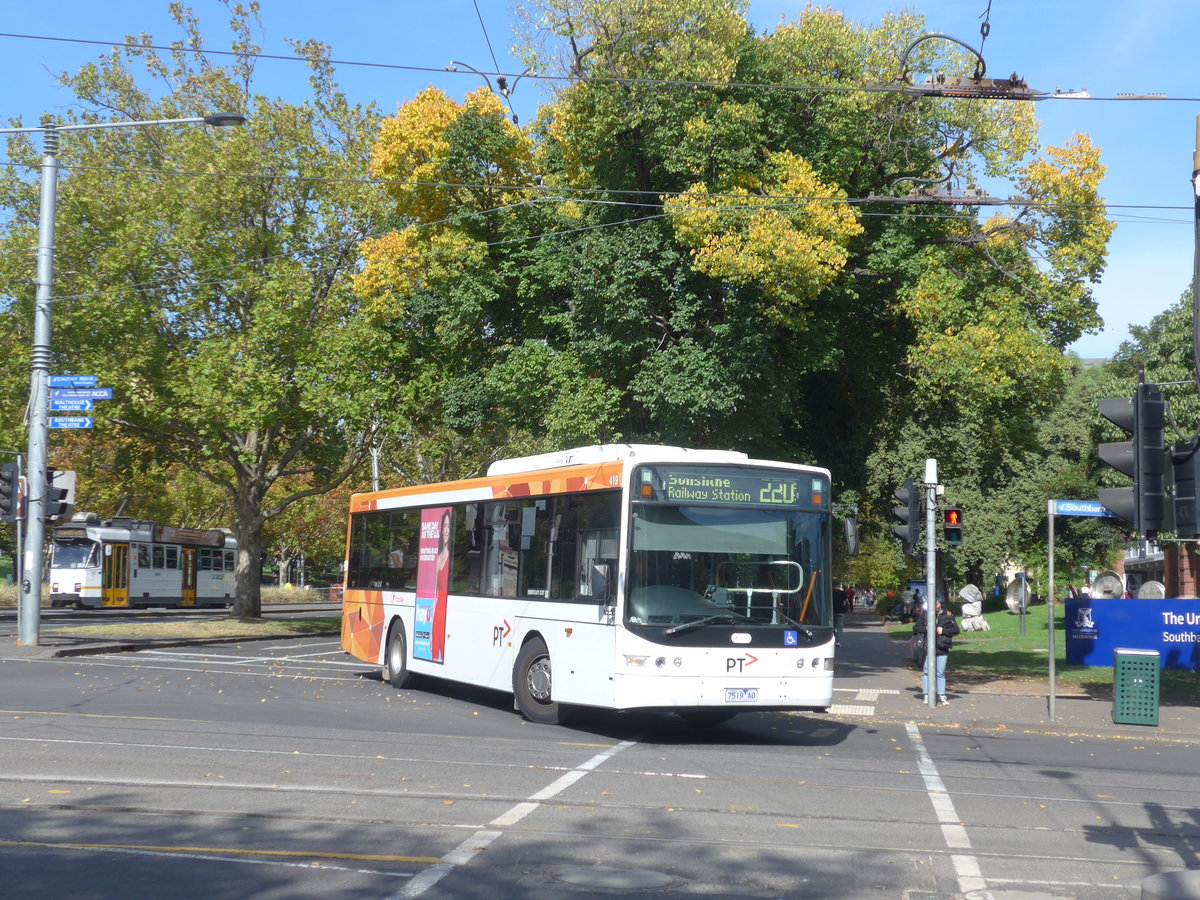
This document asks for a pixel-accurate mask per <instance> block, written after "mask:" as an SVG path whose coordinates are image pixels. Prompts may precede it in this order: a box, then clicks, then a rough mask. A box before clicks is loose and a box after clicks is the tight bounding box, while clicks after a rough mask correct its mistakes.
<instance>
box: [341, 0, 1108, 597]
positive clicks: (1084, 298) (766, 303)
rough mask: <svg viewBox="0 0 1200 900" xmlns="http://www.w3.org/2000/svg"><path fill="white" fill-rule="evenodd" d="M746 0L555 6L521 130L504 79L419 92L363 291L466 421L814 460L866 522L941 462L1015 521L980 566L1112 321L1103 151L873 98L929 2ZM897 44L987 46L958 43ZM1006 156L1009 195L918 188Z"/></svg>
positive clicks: (1006, 111)
mask: <svg viewBox="0 0 1200 900" xmlns="http://www.w3.org/2000/svg"><path fill="white" fill-rule="evenodd" d="M745 12H746V4H745V3H744V2H739V0H687V2H664V0H603V2H601V0H542V2H540V3H537V4H535V5H534V7H533V8H531V9H530V10H529V16H528V17H527V19H526V20H525V41H524V44H523V49H524V52H525V54H526V57H527V61H528V62H529V63H530V65H531V66H533V67H534V68H535V69H536V70H537V71H538V72H542V73H553V74H558V75H562V76H565V81H562V82H559V83H557V84H558V85H559V86H558V87H556V88H555V91H554V94H553V96H552V97H551V99H550V101H549V102H548V103H546V104H545V106H544V107H543V108H542V110H541V112H540V115H539V117H538V120H537V122H535V123H534V124H533V125H531V126H529V127H526V128H524V129H521V128H518V127H516V126H515V125H513V124H512V123H510V122H509V121H508V120H507V118H506V115H505V110H504V108H503V107H502V105H501V103H500V102H499V99H498V98H496V97H493V96H491V95H490V94H488V92H487V91H481V92H479V93H477V94H474V95H472V96H470V97H468V98H467V100H466V101H465V102H464V103H462V104H457V103H454V102H452V101H451V100H450V99H449V98H447V97H445V96H444V95H441V94H440V92H438V91H436V90H434V89H429V90H427V91H425V92H422V94H421V95H419V96H418V97H416V98H413V99H412V100H410V101H409V102H407V103H405V104H404V105H402V106H401V107H400V109H399V110H398V112H397V114H396V115H395V117H393V118H391V119H389V120H387V122H385V125H384V128H383V130H382V132H381V138H380V141H379V142H378V144H377V146H376V148H375V155H374V163H373V164H374V169H375V172H376V173H377V174H378V175H380V176H381V177H383V178H386V179H387V180H388V182H389V184H390V187H389V193H390V200H391V202H392V204H393V210H394V211H395V212H396V214H397V215H398V217H399V218H400V219H401V221H402V222H403V227H400V228H397V229H395V230H394V231H393V232H392V233H390V234H388V235H386V236H384V237H382V238H380V239H379V240H377V241H372V242H369V243H368V244H366V245H365V246H364V256H365V259H366V263H367V265H366V268H365V271H364V273H363V275H362V276H361V277H360V279H359V280H358V289H359V290H360V291H361V293H362V294H363V297H364V302H365V303H366V305H367V306H368V307H369V308H370V309H371V311H372V314H373V315H375V316H377V317H378V318H379V320H380V321H381V322H386V323H403V324H402V326H400V327H401V330H402V331H404V332H405V333H406V334H409V335H419V344H420V352H421V353H422V354H423V355H424V356H425V358H427V359H429V360H430V361H431V365H430V367H429V368H430V371H431V372H432V373H433V374H431V375H427V376H426V380H425V381H423V386H424V387H425V388H426V389H427V390H425V391H423V392H422V397H423V399H424V402H425V404H426V407H425V408H426V409H427V411H428V413H429V419H428V421H430V422H434V421H436V422H437V423H439V425H440V426H441V427H443V428H445V429H447V430H448V432H451V433H459V434H473V433H477V432H475V431H474V430H473V429H477V428H480V427H487V428H488V429H490V434H491V438H492V440H491V442H492V444H493V445H494V446H500V447H506V448H514V449H526V448H537V449H551V448H553V447H560V446H562V445H563V444H564V443H567V442H569V441H572V440H584V439H600V440H604V439H614V438H616V437H624V438H626V439H633V440H661V441H668V442H679V443H688V444H693V445H695V444H699V445H715V446H722V447H730V448H737V449H744V450H747V451H751V452H754V453H758V454H763V455H771V456H778V457H782V458H787V459H797V460H802V461H812V462H819V463H822V464H825V465H828V466H830V467H831V468H832V469H833V471H834V477H835V481H837V482H839V483H840V484H841V485H842V486H843V487H849V488H859V489H861V488H863V487H866V488H867V492H866V494H865V495H863V496H864V501H865V502H866V504H867V506H869V507H874V511H873V514H872V515H867V516H864V521H867V522H870V521H875V522H879V521H882V519H883V516H882V515H881V512H882V507H885V506H888V505H890V492H891V488H892V487H893V486H894V485H895V484H898V483H899V482H901V481H903V479H904V478H905V477H909V476H912V475H918V476H919V475H920V473H921V472H922V471H923V460H924V459H925V458H926V457H930V456H932V457H936V458H939V459H940V460H941V462H942V473H943V480H944V481H945V482H946V483H947V484H948V485H952V486H956V487H958V488H960V489H962V490H963V491H964V494H963V497H962V498H961V499H962V500H963V501H964V502H967V503H969V504H970V505H971V506H972V507H973V509H972V510H971V516H972V517H973V521H978V522H980V523H983V522H992V523H994V524H995V525H996V528H994V529H992V530H990V531H989V533H990V534H992V535H993V536H994V540H992V539H990V538H989V541H988V542H986V543H987V546H986V547H985V546H984V543H985V542H983V541H982V539H979V540H978V542H976V543H975V551H976V554H975V555H974V556H971V553H970V552H967V553H966V555H965V556H963V559H964V565H963V567H964V568H970V569H972V570H974V571H975V572H976V573H980V572H983V571H986V570H988V569H990V568H992V567H994V566H996V565H998V564H999V563H1000V562H1002V561H1003V559H1004V558H1005V557H1006V556H1007V555H1009V554H1011V553H1013V552H1016V551H1018V550H1019V549H1020V545H1021V544H1022V541H1023V539H1024V538H1023V536H1024V535H1026V534H1027V533H1028V532H1029V526H1028V525H1022V522H1023V521H1024V520H1023V519H1022V518H1021V515H1023V514H1018V512H1017V505H1015V503H1014V501H1013V499H1012V497H1013V494H1014V492H1015V491H1017V490H1018V489H1019V485H1020V484H1021V482H1022V480H1023V479H1024V478H1025V476H1026V474H1027V467H1028V466H1029V465H1030V464H1031V461H1033V460H1039V459H1044V458H1046V455H1047V453H1048V452H1049V451H1047V449H1046V448H1044V447H1042V445H1041V444H1040V443H1039V429H1038V423H1039V422H1041V421H1042V420H1043V419H1044V418H1045V417H1046V416H1048V415H1049V414H1050V413H1051V412H1052V411H1053V410H1054V409H1055V408H1056V404H1057V403H1058V401H1059V398H1060V397H1062V396H1063V394H1064V391H1065V390H1066V387H1067V385H1068V383H1069V382H1070V380H1071V378H1072V377H1073V376H1072V364H1071V362H1070V360H1069V359H1068V358H1067V357H1066V356H1065V355H1064V352H1063V351H1064V348H1065V347H1066V346H1068V345H1069V344H1070V343H1071V342H1072V341H1073V340H1075V339H1076V338H1077V337H1078V336H1079V335H1080V334H1081V333H1083V332H1085V331H1087V330H1089V329H1092V328H1095V327H1096V326H1097V325H1098V323H1099V320H1098V317H1097V315H1096V306H1095V302H1094V300H1093V298H1092V295H1091V285H1092V284H1093V283H1094V282H1095V281H1096V280H1097V279H1098V278H1099V276H1100V274H1101V272H1102V270H1103V264H1104V253H1105V248H1106V245H1107V240H1108V236H1109V233H1110V232H1111V227H1112V226H1111V224H1110V223H1109V222H1108V221H1107V220H1106V219H1105V218H1104V215H1103V213H1102V211H1100V209H1099V204H1098V201H1099V197H1098V194H1097V187H1098V183H1099V181H1100V178H1101V176H1102V174H1103V167H1102V166H1101V165H1100V162H1099V155H1098V152H1097V151H1096V150H1095V148H1093V147H1092V146H1091V145H1090V143H1089V141H1088V140H1087V138H1086V136H1082V135H1081V136H1078V137H1076V138H1075V139H1073V140H1072V141H1071V142H1070V143H1069V144H1068V145H1066V146H1064V147H1058V148H1054V147H1051V148H1045V149H1044V150H1042V149H1041V148H1039V147H1038V144H1037V122H1036V119H1035V118H1034V115H1033V108H1032V104H1029V103H1014V102H988V101H979V100H946V99H931V98H928V97H923V96H916V95H914V94H911V93H905V92H903V91H883V90H865V91H864V90H855V89H854V88H855V87H862V86H872V87H878V86H881V85H895V84H896V76H897V74H898V70H899V66H900V62H899V61H900V58H901V56H902V55H904V54H905V52H906V50H908V49H909V48H912V47H913V45H914V42H915V41H916V40H917V38H918V37H920V36H921V35H922V34H923V33H924V23H923V21H922V20H921V19H920V17H918V16H915V15H912V14H900V15H896V16H892V17H888V18H885V19H884V21H883V22H882V24H881V25H880V26H878V27H871V28H868V27H862V26H859V25H856V24H854V23H853V22H850V21H848V20H846V19H845V18H844V17H843V16H841V15H840V14H838V13H836V12H834V11H831V10H824V9H815V8H809V9H806V10H805V11H803V12H802V13H801V14H800V15H799V17H798V18H797V19H796V21H794V22H791V23H783V24H781V25H780V26H778V27H777V28H775V29H774V30H772V31H770V32H768V33H765V34H757V33H755V32H754V30H753V29H751V28H750V27H749V26H748V24H747V22H746V20H745ZM908 59H909V68H910V69H911V70H912V71H914V72H917V73H921V72H930V71H944V72H947V73H950V74H969V73H970V72H971V70H972V69H973V67H974V65H975V60H974V58H972V57H968V56H966V55H965V54H963V53H961V52H960V51H959V49H958V48H957V46H956V45H952V44H950V43H949V42H945V41H941V42H939V41H924V42H921V43H920V44H917V45H916V46H915V48H913V50H912V52H911V53H910V54H909V55H908ZM985 177H987V178H988V179H991V181H989V182H988V183H989V184H992V185H994V184H996V183H997V182H996V179H1006V180H1007V181H1008V183H1009V184H1010V185H1011V190H1010V191H1009V193H1011V194H1012V195H1013V196H1016V197H1018V198H1020V202H1017V203H1016V204H1014V205H1011V206H1005V207H1000V208H998V209H997V208H993V207H976V206H970V205H968V204H966V203H964V202H962V201H959V202H957V203H954V204H949V205H947V204H944V203H943V204H941V205H926V204H918V203H915V202H913V201H911V200H910V199H909V197H908V195H909V192H910V190H911V189H912V188H913V187H914V185H916V184H919V183H920V182H924V181H931V180H936V179H943V178H948V179H949V180H948V181H947V183H946V186H947V187H948V188H950V189H953V190H955V191H958V192H959V193H960V195H961V192H962V189H963V188H975V187H977V186H978V185H979V184H980V183H982V181H983V179H984V178H985ZM993 191H994V192H999V191H997V190H996V188H994V187H993ZM918 199H920V198H918ZM989 210H990V212H989ZM974 517H977V518H974ZM1013 544H1016V545H1017V546H1013ZM967 557H970V559H969V561H968V560H967ZM977 577H978V574H977Z"/></svg>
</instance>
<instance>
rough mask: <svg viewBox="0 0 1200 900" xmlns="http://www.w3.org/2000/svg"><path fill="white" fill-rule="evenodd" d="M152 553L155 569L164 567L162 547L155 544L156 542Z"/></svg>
mask: <svg viewBox="0 0 1200 900" xmlns="http://www.w3.org/2000/svg"><path fill="white" fill-rule="evenodd" d="M153 555H154V568H156V569H161V568H163V567H164V565H165V563H164V562H163V559H164V557H163V547H161V546H159V545H157V544H156V545H155V547H154V554H153Z"/></svg>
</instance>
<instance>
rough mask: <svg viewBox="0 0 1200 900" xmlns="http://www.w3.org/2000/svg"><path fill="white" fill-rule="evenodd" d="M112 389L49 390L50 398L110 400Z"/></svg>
mask: <svg viewBox="0 0 1200 900" xmlns="http://www.w3.org/2000/svg"><path fill="white" fill-rule="evenodd" d="M112 396H113V389H112V388H106V387H90V388H55V389H54V390H52V391H51V392H50V399H51V400H111V399H112Z"/></svg>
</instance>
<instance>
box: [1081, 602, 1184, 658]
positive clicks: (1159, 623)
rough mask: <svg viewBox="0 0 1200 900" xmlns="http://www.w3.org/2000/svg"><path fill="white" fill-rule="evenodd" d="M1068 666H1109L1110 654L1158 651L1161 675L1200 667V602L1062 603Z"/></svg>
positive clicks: (1111, 656)
mask: <svg viewBox="0 0 1200 900" xmlns="http://www.w3.org/2000/svg"><path fill="white" fill-rule="evenodd" d="M1066 609H1067V613H1066V623H1065V624H1066V629H1067V662H1069V663H1071V664H1073V665H1079V666H1111V665H1112V664H1113V651H1114V650H1116V649H1125V650H1157V651H1158V652H1159V660H1160V663H1159V664H1160V665H1161V666H1162V668H1164V669H1188V670H1189V671H1193V672H1194V671H1196V669H1197V668H1198V667H1200V601H1198V600H1134V599H1126V600H1115V599H1114V600H1107V599H1106V600H1101V599H1097V598H1092V599H1088V598H1086V597H1077V598H1072V599H1070V600H1068V601H1067V603H1066Z"/></svg>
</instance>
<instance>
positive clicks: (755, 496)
mask: <svg viewBox="0 0 1200 900" xmlns="http://www.w3.org/2000/svg"><path fill="white" fill-rule="evenodd" d="M635 483H640V484H641V485H642V486H643V490H642V492H641V498H640V499H654V500H660V501H666V502H668V503H722V504H726V503H727V504H735V505H738V506H816V507H824V506H826V505H827V498H828V496H829V492H828V484H827V483H826V481H825V479H824V478H823V477H821V476H818V475H809V474H804V473H795V474H793V473H791V472H780V471H776V470H770V469H746V468H733V467H730V468H722V467H719V466H703V467H700V466H697V467H689V468H686V469H684V468H674V467H672V468H666V467H663V466H643V467H642V469H641V475H640V476H639V477H638V480H637V481H636V482H635ZM647 487H649V491H647V490H645V488H647ZM635 499H637V498H635Z"/></svg>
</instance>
